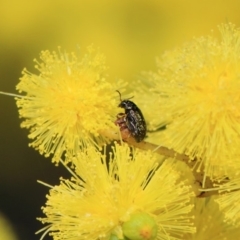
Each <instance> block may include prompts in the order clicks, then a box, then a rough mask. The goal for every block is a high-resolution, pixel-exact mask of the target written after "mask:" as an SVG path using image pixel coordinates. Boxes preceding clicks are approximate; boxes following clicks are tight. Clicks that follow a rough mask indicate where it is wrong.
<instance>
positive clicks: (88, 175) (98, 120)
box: [16, 23, 240, 240]
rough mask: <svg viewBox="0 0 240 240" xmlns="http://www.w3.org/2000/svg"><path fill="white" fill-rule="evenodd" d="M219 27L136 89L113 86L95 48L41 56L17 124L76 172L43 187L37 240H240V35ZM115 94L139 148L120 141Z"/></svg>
mask: <svg viewBox="0 0 240 240" xmlns="http://www.w3.org/2000/svg"><path fill="white" fill-rule="evenodd" d="M219 30H220V37H219V39H217V38H214V37H212V36H207V37H201V38H196V39H193V40H192V41H191V42H189V43H186V44H185V45H184V46H183V47H181V48H177V49H174V50H172V51H169V52H166V53H164V54H163V55H162V56H161V58H159V60H158V72H156V73H148V74H145V75H144V76H143V78H142V79H141V81H140V80H138V81H133V82H132V83H127V82H124V81H120V80H119V81H113V80H111V79H110V78H109V77H108V75H107V73H106V72H107V71H106V70H107V67H106V65H105V60H104V56H103V55H102V54H100V53H99V52H97V51H95V50H93V48H92V47H90V48H89V49H88V52H87V54H85V55H84V56H83V57H82V58H81V59H79V58H78V57H77V56H76V55H75V54H73V53H71V54H68V53H63V52H62V51H61V49H59V51H58V52H49V51H44V52H42V53H41V55H40V59H41V60H40V61H36V68H37V70H38V71H39V74H33V73H30V72H28V71H27V70H24V71H23V77H22V78H21V79H20V83H19V84H18V85H17V90H18V91H19V92H20V93H22V94H23V95H22V96H19V95H18V96H17V95H16V96H17V98H16V101H17V106H18V108H19V114H20V117H22V118H23V119H24V120H23V122H22V125H21V126H22V127H24V128H29V130H30V134H29V138H31V139H32V140H33V141H32V143H31V146H33V147H34V148H36V149H37V150H39V152H40V153H41V154H44V155H45V156H51V157H52V161H53V162H55V163H57V164H58V163H59V162H61V163H62V164H63V165H64V166H65V167H66V168H67V169H68V170H69V171H70V172H71V174H72V179H62V181H61V182H60V184H59V186H50V185H48V186H50V188H51V190H50V193H49V195H48V196H47V202H46V206H45V207H43V212H44V214H45V215H46V216H45V217H43V218H39V220H40V221H42V222H43V223H46V224H47V226H46V227H45V228H43V229H42V230H40V231H39V232H44V233H43V235H42V238H41V239H43V238H44V236H45V235H46V234H48V233H49V234H50V235H52V236H53V238H54V239H55V240H63V239H66V240H67V239H69V240H70V239H73V240H77V239H78V240H79V239H90V240H100V239H106V240H121V239H122V240H124V239H125V240H154V239H159V240H160V239H166V240H169V239H172V240H174V239H234V236H238V235H239V234H238V233H239V230H238V229H239V227H240V206H239V204H238V202H239V200H240V191H239V190H240V180H239V173H240V151H239V142H240V94H239V93H240V77H239V76H240V29H237V28H236V27H235V26H234V25H233V24H231V23H228V24H222V25H220V26H219ZM116 90H119V91H120V92H121V93H123V96H125V99H126V98H127V97H126V95H128V97H131V96H132V95H134V99H133V101H134V102H135V103H137V105H138V106H139V107H140V108H141V110H142V111H143V113H144V115H145V118H146V122H147V126H148V130H149V132H148V133H147V137H146V141H145V140H144V141H143V142H140V143H137V142H135V141H134V138H132V137H131V134H130V136H129V139H126V143H125V142H123V141H122V137H121V131H120V130H119V127H118V126H116V125H115V124H114V122H115V120H116V115H117V114H118V113H119V112H123V109H120V108H118V105H119V103H120V100H119V96H118V93H117V92H116ZM115 140H116V141H117V142H114V141H115ZM106 144H108V145H107V146H106ZM108 146H110V148H108ZM138 148H141V149H138ZM152 150H153V151H152ZM157 153H160V154H157ZM181 160H182V161H181ZM69 163H70V165H71V167H69V166H68V164H69ZM196 176H198V177H196ZM199 176H200V177H199ZM195 177H196V178H195ZM207 181H208V182H211V184H210V185H211V188H208V187H209V185H208V184H207ZM196 184H197V185H196ZM46 185H47V184H46ZM196 188H197V189H196ZM216 193H217V196H211V197H208V198H204V199H199V198H196V197H197V196H196V195H200V196H207V194H208V195H213V194H216ZM218 207H219V208H218ZM219 209H220V210H219ZM225 222H227V223H225ZM216 228H217V229H218V232H214V231H212V229H216Z"/></svg>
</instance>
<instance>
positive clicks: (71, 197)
mask: <svg viewBox="0 0 240 240" xmlns="http://www.w3.org/2000/svg"><path fill="white" fill-rule="evenodd" d="M72 163H73V164H74V166H75V169H74V171H71V172H72V179H71V180H64V179H62V181H61V183H60V185H58V186H52V187H51V190H50V193H49V195H48V196H47V202H46V206H45V207H43V212H44V213H45V215H46V217H44V218H41V219H40V220H41V221H42V222H43V223H46V224H47V226H46V227H45V228H43V229H42V231H45V233H44V234H43V236H44V235H45V234H47V233H50V235H52V236H53V239H54V240H58V239H61V240H63V239H78V240H81V239H102V240H110V239H111V240H113V239H114V240H120V239H131V240H154V239H156V240H160V239H165V240H167V239H182V238H181V237H182V236H183V234H185V233H194V231H195V228H194V227H193V226H192V223H191V218H192V216H191V214H190V212H191V210H192V208H193V204H192V201H193V196H194V193H193V191H192V188H191V187H190V186H189V185H188V184H187V181H183V180H181V172H180V171H179V170H178V169H177V168H176V163H175V161H173V160H172V159H167V160H166V161H165V162H162V158H160V159H159V155H155V154H153V153H152V152H150V151H140V150H133V149H131V148H129V146H127V145H118V144H115V145H114V146H113V148H112V151H111V152H110V154H109V155H108V154H106V149H105V150H104V151H103V152H99V151H97V150H96V148H94V147H92V146H91V147H88V148H87V149H86V150H85V151H83V152H81V153H79V155H78V156H77V157H76V158H74V159H73V160H72ZM40 232H41V230H40ZM171 236H174V237H173V238H171Z"/></svg>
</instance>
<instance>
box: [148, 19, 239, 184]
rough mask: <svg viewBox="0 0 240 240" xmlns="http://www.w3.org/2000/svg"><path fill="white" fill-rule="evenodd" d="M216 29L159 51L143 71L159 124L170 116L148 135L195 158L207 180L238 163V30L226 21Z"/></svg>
mask: <svg viewBox="0 0 240 240" xmlns="http://www.w3.org/2000/svg"><path fill="white" fill-rule="evenodd" d="M219 30H220V33H221V38H220V40H218V39H217V38H214V37H211V36H208V37H201V38H196V39H194V40H193V41H192V42H190V43H187V44H185V45H184V46H183V47H182V48H179V49H176V50H173V51H169V52H167V53H165V54H164V55H163V56H162V57H161V59H160V60H159V62H158V73H157V74H152V75H149V78H150V79H151V81H153V82H155V88H154V89H153V91H154V92H155V93H157V94H159V99H158V103H157V104H158V106H159V109H158V111H159V113H161V114H162V116H163V117H162V119H159V121H160V122H159V124H160V123H161V121H164V120H163V119H165V120H166V121H170V123H169V124H168V125H167V129H166V131H163V133H162V132H161V133H157V134H156V137H155V138H154V136H152V139H153V140H156V141H158V142H159V143H160V144H161V145H162V146H166V147H168V148H173V149H174V150H175V151H177V152H179V153H185V154H187V155H188V156H189V157H190V159H197V160H198V161H197V162H198V163H199V168H200V166H201V165H202V164H203V165H204V172H205V175H206V176H210V177H211V178H212V179H214V178H216V177H217V178H218V177H220V176H223V175H228V173H229V172H228V171H234V169H235V168H239V167H240V164H239V163H240V162H236V161H235V159H239V157H240V151H239V142H240V135H239V132H240V94H239V89H240V78H239V76H240V57H239V56H240V30H239V29H237V28H235V27H234V25H233V24H231V23H229V24H222V25H221V26H220V27H219ZM226 166H227V168H226Z"/></svg>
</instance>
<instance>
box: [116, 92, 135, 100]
mask: <svg viewBox="0 0 240 240" xmlns="http://www.w3.org/2000/svg"><path fill="white" fill-rule="evenodd" d="M116 92H118V94H119V97H120V101H121V102H122V101H123V100H122V95H121V93H120V92H119V91H118V90H116ZM131 98H134V96H132V97H130V98H127V99H126V100H129V99H131Z"/></svg>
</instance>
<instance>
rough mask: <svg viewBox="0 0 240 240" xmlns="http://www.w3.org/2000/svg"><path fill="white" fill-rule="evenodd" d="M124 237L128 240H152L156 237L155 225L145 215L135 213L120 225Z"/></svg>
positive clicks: (149, 217) (152, 220) (151, 219)
mask: <svg viewBox="0 0 240 240" xmlns="http://www.w3.org/2000/svg"><path fill="white" fill-rule="evenodd" d="M122 230H123V234H124V236H126V237H127V238H128V239H130V240H154V239H155V238H156V236H157V223H156V221H155V219H154V218H153V217H151V216H150V215H148V214H147V213H143V212H140V213H135V214H133V215H132V216H131V217H130V219H129V220H128V221H127V222H125V223H124V224H123V225H122Z"/></svg>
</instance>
